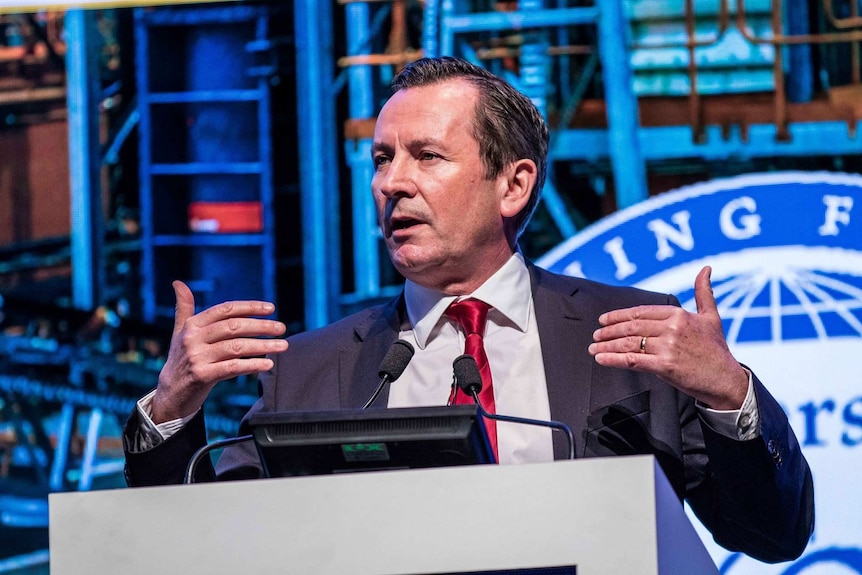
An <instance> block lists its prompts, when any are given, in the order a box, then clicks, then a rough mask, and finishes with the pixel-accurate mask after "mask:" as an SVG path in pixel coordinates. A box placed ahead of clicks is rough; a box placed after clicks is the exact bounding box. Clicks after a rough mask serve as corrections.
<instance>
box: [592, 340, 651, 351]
mask: <svg viewBox="0 0 862 575" xmlns="http://www.w3.org/2000/svg"><path fill="white" fill-rule="evenodd" d="M644 337H645V336H640V335H637V336H629V337H620V338H615V339H610V340H607V341H599V340H597V341H596V342H595V343H591V344H590V345H589V347H588V348H587V350H588V351H589V352H590V354H591V355H598V354H600V353H641V350H640V347H641V341H642V340H643V338H644ZM650 339H651V338H649V337H647V341H649V340H650ZM645 352H646V350H644V353H645Z"/></svg>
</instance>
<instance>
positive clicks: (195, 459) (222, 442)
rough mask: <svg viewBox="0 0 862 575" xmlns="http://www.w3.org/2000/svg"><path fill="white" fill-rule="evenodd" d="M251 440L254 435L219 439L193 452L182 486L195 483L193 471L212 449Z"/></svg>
mask: <svg viewBox="0 0 862 575" xmlns="http://www.w3.org/2000/svg"><path fill="white" fill-rule="evenodd" d="M252 439H254V435H240V436H239V437H228V438H227V439H219V440H218V441H213V442H212V443H208V444H206V445H204V446H203V447H201V448H200V449H198V450H197V451H195V454H194V455H192V458H191V459H189V464H188V465H187V466H186V476H185V478H184V479H183V485H191V484H192V483H194V482H195V471H196V470H197V467H198V464H199V463H200V462H201V459H203V458H204V455H206V454H208V453H209V452H210V451H212V450H213V449H219V448H221V447H227V446H228V445H233V444H235V443H242V442H244V441H251V440H252Z"/></svg>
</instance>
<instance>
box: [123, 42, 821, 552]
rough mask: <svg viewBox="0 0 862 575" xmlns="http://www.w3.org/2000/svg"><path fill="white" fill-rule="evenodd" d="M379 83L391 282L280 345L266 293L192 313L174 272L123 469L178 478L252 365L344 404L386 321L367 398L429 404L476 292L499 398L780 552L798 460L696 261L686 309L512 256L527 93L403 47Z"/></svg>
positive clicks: (312, 402) (503, 454)
mask: <svg viewBox="0 0 862 575" xmlns="http://www.w3.org/2000/svg"><path fill="white" fill-rule="evenodd" d="M394 89H395V92H394V94H393V96H392V97H391V99H390V100H389V101H388V102H387V103H386V105H385V106H384V107H383V109H382V110H381V112H380V115H379V117H378V120H377V125H376V128H375V133H374V143H373V159H374V166H375V174H374V177H373V181H372V191H373V194H374V200H375V203H376V206H377V213H378V218H379V223H380V227H381V230H382V232H383V237H384V240H385V243H386V247H387V249H388V251H389V255H390V258H391V260H392V262H393V264H394V265H395V267H396V268H397V269H398V271H399V272H400V273H401V274H402V275H403V276H404V277H405V278H406V280H407V281H406V284H405V289H404V293H403V294H402V295H401V296H400V297H399V298H397V299H396V300H394V301H392V302H389V303H388V304H386V305H383V306H378V307H374V308H370V309H368V310H365V311H363V312H360V313H358V314H355V315H353V316H350V317H347V318H345V319H342V320H340V321H338V322H336V323H334V324H333V325H330V326H328V327H326V328H324V329H322V330H316V331H312V332H307V333H304V334H298V335H296V336H293V337H291V338H290V343H289V344H288V343H287V342H285V341H284V340H282V339H266V338H264V339H258V338H259V337H260V336H269V337H272V336H278V335H281V334H282V333H283V331H284V326H283V325H282V324H280V323H278V322H274V321H270V320H265V319H255V317H254V316H264V315H268V314H271V313H272V312H273V311H274V307H273V306H272V305H271V304H268V303H265V302H229V303H225V304H221V305H218V306H214V307H213V308H210V309H208V310H205V311H203V312H200V313H199V314H195V313H194V299H193V296H192V294H191V292H190V290H189V289H188V288H187V287H186V286H185V285H184V284H182V283H181V282H176V283H175V284H174V288H175V291H176V296H177V312H176V323H175V327H174V335H173V340H172V343H171V350H170V354H169V357H168V361H167V363H166V365H165V367H164V369H163V371H162V373H161V374H160V376H159V384H158V387H157V389H156V390H155V391H154V392H153V393H152V394H150V395H149V396H147V397H145V398H144V399H143V400H142V401H141V402H140V404H139V409H138V410H137V411H136V412H135V413H134V414H133V416H132V418H131V419H130V422H129V425H128V426H127V430H126V433H125V437H124V439H125V443H126V447H127V478H128V480H129V483H130V484H132V485H149V484H159V483H171V482H178V481H179V480H180V479H181V477H182V472H183V469H184V467H185V464H186V462H187V461H188V459H189V456H190V455H191V453H192V452H193V451H194V450H195V449H196V448H197V447H199V446H201V445H203V444H204V442H205V427H204V422H203V416H202V413H201V410H200V407H201V405H202V404H203V402H204V400H205V398H206V396H207V395H208V393H209V391H210V390H211V389H212V387H213V386H214V385H215V384H216V383H218V382H219V381H222V380H224V379H227V378H230V377H233V376H237V375H240V374H248V373H256V372H260V383H261V397H260V399H259V400H258V402H257V403H256V404H255V406H254V407H253V409H252V412H256V411H261V410H288V409H297V410H303V409H338V408H356V407H359V406H361V405H362V404H363V403H364V402H365V400H366V399H367V398H368V397H369V396H370V395H371V393H372V391H373V389H374V387H375V386H376V384H377V368H378V365H379V364H380V361H381V360H382V358H383V356H384V354H385V353H386V351H387V350H388V348H389V346H390V345H391V344H392V343H393V342H394V341H396V340H397V339H399V338H400V339H404V340H407V341H410V342H411V343H413V345H414V346H415V347H416V348H417V352H416V355H415V356H414V358H413V360H412V361H411V363H410V364H409V365H408V366H407V370H406V371H405V373H404V374H403V375H402V377H401V379H399V380H398V382H397V384H396V385H393V386H391V389H388V390H387V391H386V392H385V394H384V395H386V394H388V395H387V396H386V397H382V398H381V399H380V400H379V401H380V403H381V404H382V405H388V406H389V407H398V406H416V405H444V404H446V403H447V398H448V395H449V392H450V384H451V373H452V372H451V368H448V366H451V363H452V360H453V359H454V358H455V357H456V356H458V355H460V354H461V353H462V352H463V350H464V345H465V343H464V341H465V336H464V333H463V331H464V330H463V329H462V327H461V326H460V324H459V323H458V321H457V320H456V319H455V318H454V316H453V312H452V311H451V310H452V309H454V308H452V307H450V306H451V305H452V304H453V302H455V301H458V302H462V301H465V300H479V301H481V302H484V303H483V304H481V305H483V306H485V308H487V307H488V306H490V311H487V321H486V325H485V328H484V349H485V350H486V351H487V356H488V361H489V364H490V371H491V374H490V376H489V379H490V380H492V381H493V398H492V399H491V401H493V403H494V404H495V407H496V410H497V412H498V413H504V414H512V415H520V416H524V417H531V418H535V419H553V420H557V421H562V422H564V423H567V424H568V425H569V426H570V427H571V428H572V429H573V430H574V432H575V436H576V452H577V455H578V456H579V457H583V456H586V457H591V456H608V455H625V454H634V453H652V454H655V456H656V457H657V459H658V460H659V462H660V463H661V465H662V468H663V470H664V471H665V473H666V474H667V476H668V478H669V480H670V482H671V484H672V485H673V487H674V489H675V490H676V492H677V493H678V495H679V496H680V497H681V498H683V497H685V498H686V499H687V500H688V501H689V502H690V503H691V506H692V508H693V509H694V510H695V512H696V513H697V514H698V516H699V517H700V518H701V519H702V520H703V522H704V523H705V525H706V526H707V527H708V528H709V529H710V530H711V531H712V533H713V534H714V536H715V538H716V540H717V541H718V542H719V543H721V544H723V545H725V546H726V547H728V548H729V549H734V550H741V551H744V552H746V553H748V554H750V555H752V556H754V557H756V558H759V559H762V560H764V561H782V560H788V559H792V558H795V557H797V556H799V555H800V554H801V552H802V550H803V549H804V547H805V545H806V543H807V540H808V537H809V535H810V533H811V529H812V527H813V488H812V482H811V475H810V471H809V469H808V465H807V463H806V462H805V460H804V458H803V457H802V455H801V453H800V450H799V446H798V443H797V441H796V439H795V437H794V435H793V432H792V431H791V429H790V427H789V425H788V422H787V418H786V416H785V415H784V413H783V412H782V410H781V408H780V407H779V406H778V404H777V403H776V402H775V400H774V399H773V398H772V397H771V396H770V395H769V393H768V392H767V391H766V390H765V388H764V387H763V386H762V384H761V383H760V382H759V381H758V380H757V379H756V378H755V377H753V375H752V374H751V373H750V372H749V371H748V370H747V369H746V368H744V367H743V366H741V365H740V364H739V363H738V362H737V361H736V360H735V359H734V358H733V356H732V355H731V354H730V352H729V350H728V348H727V345H726V343H725V340H724V337H723V334H722V327H721V320H720V318H719V316H718V313H717V310H716V304H715V300H714V298H713V296H712V291H711V288H710V282H709V272H710V270H709V268H704V270H703V271H701V273H700V274H699V275H698V277H697V278H696V280H695V290H696V301H697V308H698V310H697V313H689V312H686V311H685V310H683V309H681V308H680V307H679V306H678V305H676V303H677V302H676V300H675V299H674V298H673V297H672V296H662V295H658V294H652V293H647V292H643V291H639V290H634V289H629V288H618V287H610V286H605V285H601V284H596V283H594V282H589V281H586V280H579V279H574V278H566V277H562V276H557V275H554V274H550V273H548V272H546V271H544V270H541V269H539V268H536V267H535V266H533V265H532V264H530V263H529V262H525V261H524V258H523V256H522V255H521V254H520V253H519V252H518V250H517V247H516V242H517V238H518V236H519V234H520V233H521V232H522V231H523V229H524V227H525V226H526V223H527V221H528V220H529V218H530V216H531V214H532V212H533V210H534V209H535V206H536V203H537V202H538V194H539V192H540V190H541V187H542V184H543V182H544V177H545V172H546V157H547V146H548V132H547V128H546V126H545V123H544V121H543V120H542V118H541V116H540V114H539V113H538V111H537V110H536V108H535V107H534V106H533V105H532V103H531V102H530V101H529V99H527V98H526V97H524V96H523V95H521V94H519V93H518V92H517V91H516V90H514V89H513V88H512V87H511V86H509V85H508V84H506V83H505V82H503V81H502V80H500V79H498V78H496V77H495V76H493V75H491V74H489V73H487V72H486V71H484V70H482V69H480V68H476V67H474V66H472V65H470V64H468V63H466V62H464V61H461V60H456V59H452V58H439V59H424V60H420V61H418V62H415V63H414V64H411V65H410V66H408V67H407V68H406V69H405V70H404V71H403V72H402V73H401V74H400V75H399V76H398V77H397V78H396V80H395V82H394ZM456 307H457V306H456ZM480 331H481V330H480ZM263 354H268V356H267V357H266V358H261V357H258V356H261V355H263ZM491 434H492V435H493V436H494V438H496V442H497V448H498V450H499V460H500V462H501V463H519V462H529V461H548V460H551V459H554V458H556V459H560V458H563V457H564V450H563V449H562V447H563V446H562V445H561V444H556V443H555V438H554V439H552V437H551V434H550V432H549V431H547V430H543V429H534V428H529V427H526V426H517V425H513V424H503V423H501V424H499V425H497V426H496V427H495V428H494V430H493V431H492V433H491ZM218 471H219V477H220V478H240V477H256V476H257V475H258V474H259V463H258V461H257V457H256V455H255V453H254V451H253V448H250V447H243V446H237V447H233V448H229V449H227V450H225V452H224V455H223V456H222V457H221V459H220V460H219V464H218ZM204 474H205V475H206V476H207V478H213V477H214V475H215V474H214V472H213V470H212V468H211V467H207V468H206V469H205V470H204ZM575 487H576V486H573V488H575Z"/></svg>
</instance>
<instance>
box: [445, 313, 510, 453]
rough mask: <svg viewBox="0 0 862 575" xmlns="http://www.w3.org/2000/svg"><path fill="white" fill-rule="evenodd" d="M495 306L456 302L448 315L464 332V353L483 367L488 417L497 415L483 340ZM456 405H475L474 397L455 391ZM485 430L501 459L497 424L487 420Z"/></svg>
mask: <svg viewBox="0 0 862 575" xmlns="http://www.w3.org/2000/svg"><path fill="white" fill-rule="evenodd" d="M489 309H491V306H490V305H488V304H486V303H485V302H483V301H479V300H477V299H473V298H470V299H466V300H463V301H456V302H453V303H452V305H450V306H449V307H448V308H447V309H446V312H445V315H446V316H447V317H450V318H452V319H453V320H455V321H457V322H458V323H459V324H460V325H461V328H462V329H463V330H464V334H465V340H464V353H466V354H469V355H472V356H473V358H474V359H475V360H476V364H477V365H478V366H479V373H480V374H481V376H482V391H480V392H479V401H480V402H481V403H482V407H483V408H485V411H487V412H488V413H497V410H496V407H495V405H494V386H493V383H492V381H491V366H490V365H488V356H487V355H486V354H485V345H484V343H483V340H482V338H483V336H484V335H485V319H486V318H487V317H488V310H489ZM454 399H455V400H454V402H452V401H450V403H456V404H459V403H473V398H472V397H467V394H465V393H464V392H463V391H461V390H460V389H456V390H455V398H454ZM485 429H486V430H487V431H488V439H489V440H490V442H491V448H492V449H493V450H494V458H497V422H496V421H494V420H493V419H488V418H485Z"/></svg>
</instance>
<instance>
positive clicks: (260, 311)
mask: <svg viewBox="0 0 862 575" xmlns="http://www.w3.org/2000/svg"><path fill="white" fill-rule="evenodd" d="M273 312H275V305H274V304H272V303H270V302H268V301H257V300H237V301H226V302H223V303H220V304H218V305H214V306H212V307H210V308H207V309H205V310H204V311H202V312H201V313H199V314H198V315H197V317H196V318H195V322H194V323H195V324H197V325H199V326H204V325H208V324H214V323H216V322H219V321H222V320H225V319H229V318H242V317H248V318H250V317H257V316H267V315H270V314H272V313H273Z"/></svg>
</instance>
